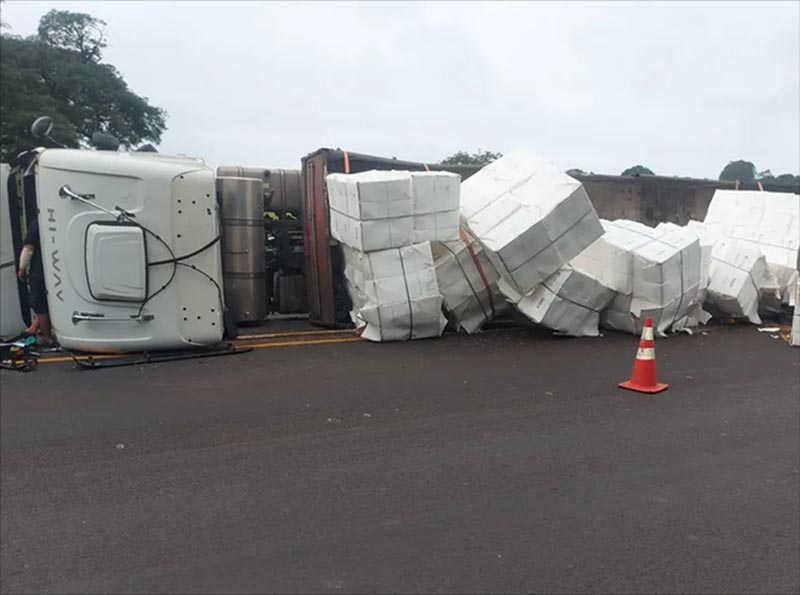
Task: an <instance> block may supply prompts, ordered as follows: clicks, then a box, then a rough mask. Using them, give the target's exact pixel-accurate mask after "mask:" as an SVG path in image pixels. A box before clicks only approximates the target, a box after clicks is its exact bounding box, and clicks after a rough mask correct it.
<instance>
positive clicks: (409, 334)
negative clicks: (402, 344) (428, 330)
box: [397, 248, 414, 341]
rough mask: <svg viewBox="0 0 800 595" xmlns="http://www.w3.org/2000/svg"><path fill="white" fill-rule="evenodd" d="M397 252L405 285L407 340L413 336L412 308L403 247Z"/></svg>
mask: <svg viewBox="0 0 800 595" xmlns="http://www.w3.org/2000/svg"><path fill="white" fill-rule="evenodd" d="M397 254H398V255H399V256H400V269H401V270H402V272H403V283H404V284H405V286H406V300H407V301H408V324H409V329H408V340H409V341H410V340H411V339H413V338H414V308H413V306H412V305H411V292H410V291H409V289H408V277H406V265H405V263H404V262H403V249H402V248H398V249H397Z"/></svg>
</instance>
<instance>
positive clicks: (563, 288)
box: [500, 265, 614, 337]
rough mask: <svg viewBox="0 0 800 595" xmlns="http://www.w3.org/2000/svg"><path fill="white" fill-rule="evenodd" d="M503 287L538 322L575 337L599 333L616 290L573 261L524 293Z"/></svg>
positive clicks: (501, 283) (516, 303) (518, 305)
mask: <svg viewBox="0 0 800 595" xmlns="http://www.w3.org/2000/svg"><path fill="white" fill-rule="evenodd" d="M503 283H504V281H503V280H502V279H501V280H500V286H501V289H502V290H503V291H504V293H506V295H508V296H509V300H510V301H511V302H512V303H513V304H514V306H515V307H516V308H517V309H518V310H519V311H520V312H521V313H522V314H524V315H525V316H527V317H528V318H530V319H531V320H532V321H533V322H535V323H536V324H541V325H543V326H546V327H548V328H551V329H553V330H555V331H559V332H562V333H565V334H567V335H571V336H573V337H596V336H598V335H599V334H600V333H599V330H598V324H599V322H600V312H601V311H602V310H603V309H604V308H605V307H606V306H608V305H609V304H610V303H611V300H612V299H613V298H614V291H613V290H612V289H610V288H609V287H606V286H605V285H603V284H602V283H600V282H599V281H598V280H597V279H596V278H594V277H593V276H592V275H590V274H588V273H586V272H584V271H580V270H578V269H576V268H574V267H572V266H570V265H565V266H563V267H561V268H560V269H559V270H558V271H556V272H555V273H554V274H552V275H550V276H549V277H548V278H547V279H545V280H544V281H542V283H541V284H540V285H538V286H537V287H536V289H534V290H533V291H532V292H530V293H528V294H527V295H524V296H519V295H514V293H513V289H511V288H508V287H503Z"/></svg>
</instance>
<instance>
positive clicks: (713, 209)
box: [705, 190, 800, 303]
mask: <svg viewBox="0 0 800 595" xmlns="http://www.w3.org/2000/svg"><path fill="white" fill-rule="evenodd" d="M705 223H706V224H707V225H710V226H714V227H718V228H720V229H721V231H722V233H723V234H724V235H725V236H726V237H729V238H734V239H736V240H738V241H741V242H745V243H747V244H750V245H752V246H753V247H756V248H758V249H759V250H761V252H762V253H763V254H764V256H765V258H766V261H767V266H768V274H767V275H766V276H765V277H764V279H763V281H762V284H761V286H762V290H763V291H762V296H763V297H766V298H767V299H768V297H769V295H770V294H777V297H778V298H780V299H781V300H782V301H783V302H784V303H788V301H789V297H790V295H791V291H792V289H793V287H794V285H795V284H796V282H797V269H796V268H795V267H796V263H797V258H798V253H800V195H797V194H789V193H784V192H759V191H744V190H717V191H716V192H714V196H713V197H712V199H711V203H710V204H709V206H708V213H707V214H706V218H705ZM770 290H772V291H770Z"/></svg>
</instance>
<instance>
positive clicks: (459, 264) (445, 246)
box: [440, 242, 490, 322]
mask: <svg viewBox="0 0 800 595" xmlns="http://www.w3.org/2000/svg"><path fill="white" fill-rule="evenodd" d="M440 245H441V246H442V248H444V249H445V250H447V251H448V252H449V253H450V254H451V255H452V256H453V260H455V261H456V264H457V265H458V268H459V269H461V274H462V275H464V281H466V282H467V286H468V287H469V290H470V291H471V292H472V295H473V296H475V301H476V302H478V307H479V308H480V309H481V312H483V317H484V319H485V320H486V321H487V322H488V321H489V319H490V316H489V313H488V312H487V311H486V308H484V307H483V302H481V298H480V296H479V295H478V292H477V291H476V290H475V287H474V286H473V285H472V281H470V278H469V274H468V273H467V271H466V269H465V268H464V265H463V264H461V260H460V259H459V257H458V254H456V253H455V252H454V251H453V249H452V248H451V247H450V246H448V245H447V242H441V244H440Z"/></svg>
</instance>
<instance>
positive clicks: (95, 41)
mask: <svg viewBox="0 0 800 595" xmlns="http://www.w3.org/2000/svg"><path fill="white" fill-rule="evenodd" d="M39 39H41V40H42V41H43V42H45V43H46V44H47V45H50V46H53V47H56V48H61V49H65V50H71V51H73V52H77V53H78V54H79V55H80V57H81V61H82V62H99V61H100V57H101V56H100V52H101V50H102V49H103V48H105V47H106V46H107V45H108V44H107V42H106V23H105V21H101V20H100V19H96V18H94V17H92V16H91V15H88V14H86V13H83V12H70V11H68V10H56V9H55V8H54V9H53V10H51V11H50V12H48V13H47V14H46V15H44V16H43V17H42V18H41V19H40V20H39Z"/></svg>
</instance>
